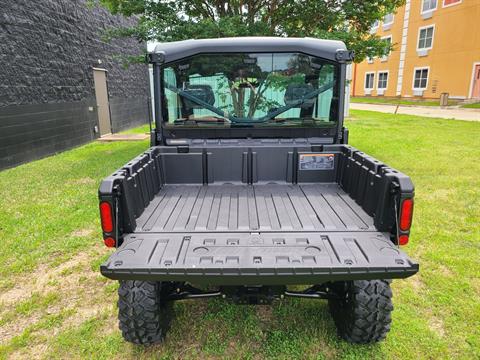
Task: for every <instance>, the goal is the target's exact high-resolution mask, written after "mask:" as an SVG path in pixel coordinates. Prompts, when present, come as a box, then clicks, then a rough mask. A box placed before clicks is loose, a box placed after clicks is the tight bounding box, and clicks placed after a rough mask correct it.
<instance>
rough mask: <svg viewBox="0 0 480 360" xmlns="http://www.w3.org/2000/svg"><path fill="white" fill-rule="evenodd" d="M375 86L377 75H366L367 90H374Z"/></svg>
mask: <svg viewBox="0 0 480 360" xmlns="http://www.w3.org/2000/svg"><path fill="white" fill-rule="evenodd" d="M374 84H375V73H365V90H370V89H373V85H374Z"/></svg>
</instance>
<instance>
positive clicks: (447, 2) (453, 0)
mask: <svg viewBox="0 0 480 360" xmlns="http://www.w3.org/2000/svg"><path fill="white" fill-rule="evenodd" d="M461 2H462V0H443V7H448V6H453V5H457V4H460V3H461Z"/></svg>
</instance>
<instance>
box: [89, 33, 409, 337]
mask: <svg viewBox="0 0 480 360" xmlns="http://www.w3.org/2000/svg"><path fill="white" fill-rule="evenodd" d="M352 58H353V53H352V52H350V51H348V50H347V49H346V48H345V45H344V44H343V43H342V42H339V41H327V40H317V39H309V38H305V39H300V38H263V37H255V38H231V39H228V38H227V39H208V40H188V41H181V42H172V43H166V44H160V45H158V46H157V47H156V49H155V51H153V52H152V53H150V54H149V55H148V56H147V60H148V62H149V63H150V64H151V66H152V67H153V81H154V99H155V107H154V110H155V114H154V119H155V129H154V130H152V132H151V148H150V149H148V150H147V151H145V152H144V153H142V154H140V155H139V156H138V157H136V158H135V159H133V160H132V161H130V162H128V163H127V164H125V166H124V167H122V168H121V169H119V170H118V171H116V172H115V173H113V174H112V175H111V176H109V177H107V178H106V179H105V180H104V181H103V182H102V183H101V185H100V189H99V198H100V213H101V224H102V229H103V237H104V242H105V244H106V245H107V246H109V247H114V248H115V252H114V253H113V254H112V255H111V256H110V258H109V259H108V260H107V261H106V262H105V263H104V264H103V265H101V273H102V274H103V275H104V276H106V277H108V278H110V279H113V280H119V281H120V288H119V291H118V293H119V301H118V308H119V318H120V329H121V331H122V333H123V337H124V338H125V340H127V341H130V342H133V343H136V344H152V343H156V342H159V341H161V340H162V339H163V337H164V336H165V333H166V330H167V329H168V324H169V321H170V318H171V316H170V315H171V304H172V302H173V301H176V300H182V299H199V298H208V297H221V298H224V299H226V300H228V301H232V302H235V303H238V304H270V303H271V302H272V301H274V300H277V299H283V298H285V297H297V298H310V299H327V300H328V303H329V307H330V311H331V314H332V316H333V319H334V321H335V324H336V326H337V328H338V333H339V335H340V336H341V337H342V338H344V339H346V340H347V341H350V342H354V343H371V342H376V341H379V340H382V339H384V338H385V336H386V333H387V332H388V330H389V327H390V323H391V316H390V314H391V311H392V309H393V306H392V291H391V289H390V282H391V280H390V279H394V278H406V277H409V276H412V275H414V274H415V273H416V272H417V271H418V264H417V263H416V262H415V261H413V260H411V259H410V258H409V257H408V256H407V255H406V254H405V253H404V252H403V251H402V250H400V248H399V245H405V244H407V242H408V238H409V233H410V226H411V223H412V212H413V196H414V188H413V184H412V182H411V181H410V178H409V177H408V176H406V175H404V174H402V173H401V172H399V171H397V170H394V169H392V168H391V167H389V166H388V165H386V164H384V163H382V162H381V161H379V160H376V159H374V158H372V157H371V156H369V155H367V154H365V153H363V152H361V151H359V150H357V149H355V148H353V147H351V146H349V145H347V142H348V131H347V129H346V128H345V127H344V126H343V119H344V106H345V72H346V66H347V64H348V63H349V62H350V61H351V60H352ZM292 285H295V286H294V287H293V288H292ZM302 289H303V290H302Z"/></svg>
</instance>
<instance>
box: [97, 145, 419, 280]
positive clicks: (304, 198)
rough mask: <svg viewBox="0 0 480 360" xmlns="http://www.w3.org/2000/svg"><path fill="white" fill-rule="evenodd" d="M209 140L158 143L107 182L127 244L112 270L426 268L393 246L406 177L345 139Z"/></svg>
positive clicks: (331, 275) (254, 273)
mask: <svg viewBox="0 0 480 360" xmlns="http://www.w3.org/2000/svg"><path fill="white" fill-rule="evenodd" d="M207 142H208V140H207V141H204V142H201V143H199V144H198V145H195V146H187V147H178V148H177V147H173V146H164V147H153V148H151V149H150V150H149V151H148V152H146V153H145V154H143V155H141V156H139V157H138V158H136V159H134V160H132V161H131V162H130V163H128V164H127V166H125V167H124V168H123V169H121V170H119V171H117V172H116V173H115V174H113V175H112V176H111V177H109V178H107V179H106V180H105V181H104V182H103V183H102V185H101V187H100V199H101V200H102V201H108V202H110V203H111V204H112V208H113V209H118V213H116V214H115V216H114V219H115V221H117V219H118V224H116V225H118V227H117V228H118V240H119V241H118V243H119V245H120V247H119V248H118V250H117V252H116V253H115V254H114V255H113V256H112V257H111V258H110V259H109V261H107V262H106V263H105V264H104V265H102V273H103V274H104V275H105V276H107V277H110V278H112V279H129V278H130V279H150V280H158V281H164V280H165V281H197V282H204V283H217V284H224V285H226V284H301V283H303V284H305V283H319V282H321V281H322V279H328V280H329V281H333V280H348V279H380V278H396V277H407V276H410V275H412V274H414V273H415V272H416V271H418V264H416V263H414V262H412V261H411V260H409V259H408V257H407V256H406V255H405V254H404V253H403V252H402V251H400V250H399V249H398V248H397V247H396V245H395V244H394V243H393V242H392V240H393V239H396V234H397V233H396V231H397V216H398V214H397V212H396V208H398V207H399V204H400V203H401V201H402V199H405V198H411V197H412V196H413V186H412V184H411V182H410V179H409V178H408V177H407V176H405V175H403V174H401V173H399V172H398V171H396V170H394V169H391V168H389V167H387V166H386V165H385V164H383V163H382V162H380V161H378V160H375V159H373V158H371V157H369V156H367V155H365V154H364V153H362V152H360V151H358V150H356V149H354V148H352V147H350V146H347V145H312V144H309V143H308V142H307V143H302V144H297V143H294V142H292V141H290V143H287V144H286V143H282V141H281V140H277V142H276V143H272V141H269V142H268V143H267V144H263V143H259V142H255V143H249V141H248V140H244V141H243V142H242V141H239V142H237V143H232V144H230V145H229V146H226V145H225V144H218V145H217V144H207ZM402 234H407V235H408V230H407V231H405V232H403V233H402ZM104 236H105V234H104ZM108 236H111V235H108ZM238 275H240V276H238ZM236 276H237V277H236Z"/></svg>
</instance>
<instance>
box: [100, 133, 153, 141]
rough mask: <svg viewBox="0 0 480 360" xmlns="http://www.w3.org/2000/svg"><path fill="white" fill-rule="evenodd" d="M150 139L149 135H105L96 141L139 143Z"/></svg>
mask: <svg viewBox="0 0 480 360" xmlns="http://www.w3.org/2000/svg"><path fill="white" fill-rule="evenodd" d="M149 137H150V135H149V134H107V135H103V136H102V137H101V138H99V139H97V141H105V142H110V141H139V140H146V139H148V138H149Z"/></svg>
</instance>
